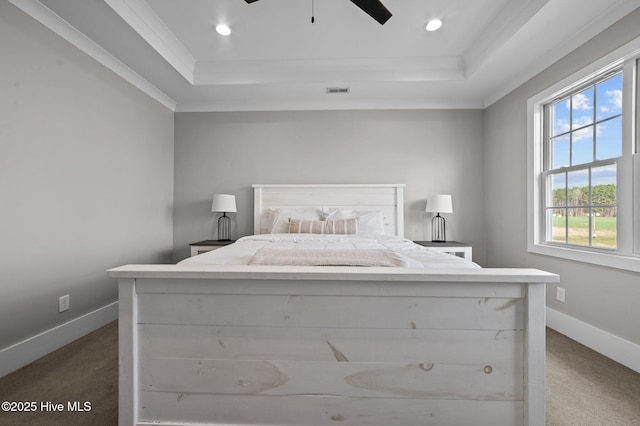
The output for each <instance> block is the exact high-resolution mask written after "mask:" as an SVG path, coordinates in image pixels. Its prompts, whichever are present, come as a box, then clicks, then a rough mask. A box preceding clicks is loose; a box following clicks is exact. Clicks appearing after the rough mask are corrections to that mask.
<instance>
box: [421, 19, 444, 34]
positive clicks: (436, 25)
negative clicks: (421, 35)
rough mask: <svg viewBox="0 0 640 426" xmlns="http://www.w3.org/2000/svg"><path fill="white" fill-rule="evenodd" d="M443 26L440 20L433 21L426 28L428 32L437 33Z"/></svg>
mask: <svg viewBox="0 0 640 426" xmlns="http://www.w3.org/2000/svg"><path fill="white" fill-rule="evenodd" d="M441 26H442V21H441V20H439V19H432V20H430V21H429V22H427V26H426V27H424V28H425V30H427V31H435V30H437V29H438V28H440V27H441Z"/></svg>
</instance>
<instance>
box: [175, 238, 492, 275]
mask: <svg viewBox="0 0 640 426" xmlns="http://www.w3.org/2000/svg"><path fill="white" fill-rule="evenodd" d="M267 251H269V252H280V253H290V254H300V253H306V254H305V256H304V257H307V255H308V254H310V253H311V254H315V253H316V252H317V253H318V256H321V255H320V253H321V252H327V253H328V254H332V255H333V256H334V257H336V254H340V253H342V254H343V255H342V256H339V257H341V258H342V259H343V260H342V261H341V262H337V263H323V265H332V264H333V265H340V266H344V265H346V264H347V263H345V262H346V260H344V259H352V258H357V256H354V255H355V254H356V253H355V252H356V251H357V252H368V253H375V252H379V253H384V254H385V255H386V256H387V257H393V258H394V263H393V265H394V266H393V267H405V268H434V269H441V268H455V269H458V268H463V269H467V268H479V267H480V266H479V265H477V264H476V263H474V262H472V261H470V260H466V259H463V258H461V257H458V256H454V255H450V254H446V253H441V252H438V251H436V250H432V249H430V248H428V247H423V246H421V245H418V244H415V243H414V242H413V241H410V240H407V239H405V238H399V237H394V236H389V235H322V234H262V235H251V236H246V237H242V238H240V239H239V240H238V241H236V242H235V243H234V244H230V245H228V246H224V247H221V248H219V249H216V250H212V251H209V252H206V253H202V254H199V255H197V256H193V257H190V258H187V259H185V260H183V261H182V262H180V264H193V265H196V264H197V265H207V264H208V265H251V264H254V263H257V264H265V263H263V262H264V259H267V258H269V257H267V256H264V255H265V253H266V252H267ZM352 252H353V253H352ZM318 256H313V257H314V258H317V257H318ZM397 259H400V260H401V262H398V261H397ZM258 260H259V261H258ZM331 262H333V261H331ZM353 262H354V263H350V264H351V265H354V266H358V264H357V261H353ZM274 264H283V263H274ZM398 265H401V266H398ZM361 266H385V265H373V264H369V263H366V262H365V263H363V264H362V265H361Z"/></svg>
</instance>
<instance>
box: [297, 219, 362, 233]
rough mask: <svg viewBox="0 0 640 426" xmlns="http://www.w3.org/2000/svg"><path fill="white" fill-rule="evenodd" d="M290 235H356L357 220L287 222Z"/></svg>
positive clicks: (298, 220)
mask: <svg viewBox="0 0 640 426" xmlns="http://www.w3.org/2000/svg"><path fill="white" fill-rule="evenodd" d="M289 233H290V234H357V233H358V218H353V219H340V220H300V219H291V220H290V221H289Z"/></svg>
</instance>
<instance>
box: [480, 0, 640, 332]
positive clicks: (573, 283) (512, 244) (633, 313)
mask: <svg viewBox="0 0 640 426" xmlns="http://www.w3.org/2000/svg"><path fill="white" fill-rule="evenodd" d="M639 22H640V9H637V10H636V11H635V12H633V13H631V14H630V15H628V16H627V17H625V18H624V19H622V20H621V21H619V22H618V23H617V24H615V25H614V26H612V27H610V28H609V29H608V30H606V31H604V32H603V33H601V34H600V35H598V36H597V37H595V38H594V39H592V40H591V41H589V42H588V43H586V44H585V45H583V46H582V47H580V48H579V49H577V50H576V51H574V52H573V53H571V54H570V55H568V56H566V57H565V58H563V59H562V60H560V61H558V62H557V63H556V64H554V65H553V66H551V67H550V68H548V69H547V70H545V71H544V72H542V73H541V74H539V75H538V76H536V77H535V78H533V79H531V80H530V81H528V82H527V83H526V84H524V85H523V86H521V87H519V88H518V89H516V90H514V91H513V92H511V93H510V94H509V95H507V96H505V97H504V98H502V99H500V100H499V101H498V102H496V103H494V104H493V105H491V107H489V108H487V109H486V110H485V138H484V140H485V152H484V155H485V184H484V194H485V208H486V215H485V217H486V222H485V223H486V233H487V237H486V243H487V245H486V249H487V258H486V259H487V266H490V267H537V268H540V269H545V270H548V271H551V272H555V273H558V274H560V278H561V284H560V286H562V287H564V288H565V289H566V303H560V302H557V301H556V298H555V295H556V286H555V285H549V286H548V288H547V306H549V307H551V308H553V309H555V310H557V311H560V312H563V313H565V314H567V315H570V316H572V317H574V318H577V319H579V320H581V321H584V322H586V323H589V324H591V325H593V326H595V327H598V328H600V329H603V330H606V331H609V332H611V333H613V334H615V335H617V336H619V337H622V338H624V339H627V340H629V341H632V342H634V343H638V344H640V326H639V324H640V309H638V300H640V277H639V274H637V273H632V272H624V271H620V270H616V269H611V268H606V267H599V266H593V265H589V264H586V263H581V262H573V261H566V260H561V259H558V258H554V257H547V256H541V255H534V254H530V253H528V252H527V239H526V236H527V221H526V218H527V211H526V206H527V203H526V191H527V175H526V147H527V133H526V124H527V99H528V98H529V97H531V96H533V95H534V94H536V93H538V92H540V91H542V90H543V89H546V88H547V87H549V86H551V85H553V84H554V83H556V82H558V81H560V80H562V79H563V78H565V77H567V76H569V75H571V74H572V73H574V72H576V71H578V70H580V69H582V68H584V67H585V66H586V65H588V64H589V63H590V62H593V61H594V60H596V59H598V58H600V57H602V56H604V55H605V54H607V53H610V52H611V51H613V50H615V49H616V48H618V47H620V46H621V45H623V44H625V43H626V42H628V41H631V40H632V39H634V38H636V37H638V36H640V25H638V23H639Z"/></svg>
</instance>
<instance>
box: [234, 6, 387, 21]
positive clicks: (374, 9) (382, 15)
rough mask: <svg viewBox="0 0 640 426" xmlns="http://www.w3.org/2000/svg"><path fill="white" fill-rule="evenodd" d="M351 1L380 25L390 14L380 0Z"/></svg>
mask: <svg viewBox="0 0 640 426" xmlns="http://www.w3.org/2000/svg"><path fill="white" fill-rule="evenodd" d="M246 1H249V0H246ZM253 1H256V0H253ZM351 3H353V4H355V5H356V6H358V7H359V8H360V9H362V10H363V11H364V12H366V13H367V15H369V16H371V17H372V18H373V19H375V20H376V21H378V22H379V23H380V25H384V23H385V22H387V21H388V20H389V18H391V16H392V15H391V12H389V10H387V8H386V7H384V5H383V4H382V3H381V2H380V0H351Z"/></svg>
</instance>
